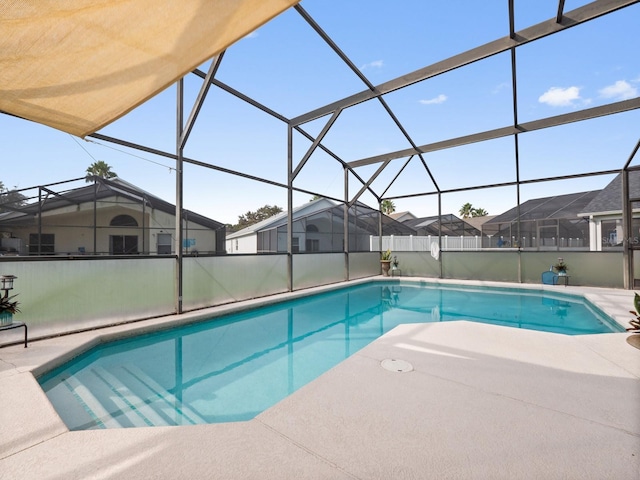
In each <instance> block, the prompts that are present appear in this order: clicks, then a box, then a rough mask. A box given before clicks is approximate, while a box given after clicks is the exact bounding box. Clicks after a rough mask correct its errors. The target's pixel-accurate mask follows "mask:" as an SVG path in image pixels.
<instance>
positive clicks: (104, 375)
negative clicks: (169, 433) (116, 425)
mask: <svg viewBox="0 0 640 480" xmlns="http://www.w3.org/2000/svg"><path fill="white" fill-rule="evenodd" d="M118 370H121V369H118ZM91 372H92V373H93V374H94V375H96V377H98V378H99V379H100V380H102V382H104V384H105V385H106V386H107V387H108V388H109V390H110V391H111V395H110V400H111V401H112V402H113V403H114V404H115V405H116V407H117V408H118V410H119V413H120V414H121V415H123V416H124V417H126V418H127V420H128V421H129V422H130V423H131V425H132V426H134V427H152V426H160V425H170V424H171V423H170V422H169V419H167V418H164V417H163V416H161V415H160V414H159V413H158V412H157V411H156V410H155V409H154V408H153V407H152V406H151V405H150V403H152V402H151V401H149V399H148V398H143V397H140V396H139V395H137V394H136V393H134V392H133V391H132V390H131V389H130V388H129V387H128V386H127V385H125V383H123V381H122V380H121V379H120V378H118V376H116V375H114V374H113V373H111V372H109V371H107V370H106V369H105V368H103V367H94V368H92V369H91ZM118 373H119V372H118Z"/></svg>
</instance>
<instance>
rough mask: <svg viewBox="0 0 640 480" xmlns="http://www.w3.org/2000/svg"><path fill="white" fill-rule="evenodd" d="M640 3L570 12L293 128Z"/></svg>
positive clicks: (611, 2)
mask: <svg viewBox="0 0 640 480" xmlns="http://www.w3.org/2000/svg"><path fill="white" fill-rule="evenodd" d="M638 1H639V0H597V1H595V2H592V3H589V4H587V5H584V6H583V7H580V8H576V9H575V10H572V11H571V12H568V13H567V14H566V15H565V16H564V17H563V18H562V21H561V22H560V23H557V22H556V18H555V17H554V18H553V19H551V20H547V21H545V22H542V23H539V24H537V25H534V26H532V27H529V28H525V29H524V30H521V31H519V32H516V34H515V38H513V39H512V38H509V37H508V36H507V37H504V38H501V39H498V40H494V41H493V42H489V43H486V44H484V45H481V46H479V47H476V48H473V49H471V50H468V51H466V52H463V53H461V54H459V55H455V56H453V57H450V58H448V59H446V60H443V61H441V62H437V63H434V64H432V65H430V66H427V67H424V68H421V69H419V70H416V71H414V72H412V73H409V74H407V75H403V76H401V77H398V78H396V79H394V80H390V81H388V82H385V83H382V84H380V85H378V86H376V87H375V90H373V91H372V90H370V89H369V90H366V91H363V92H360V93H356V94H355V95H352V96H350V97H346V98H344V99H342V100H339V101H337V102H333V103H330V104H328V105H325V106H324V107H321V108H318V109H316V110H313V111H311V112H308V113H306V114H304V115H300V116H298V117H295V118H293V119H291V122H292V124H293V125H301V124H303V123H306V122H310V121H312V120H315V119H317V118H320V117H324V116H325V115H328V114H330V113H332V112H334V111H335V110H338V109H344V108H348V107H352V106H354V105H357V104H359V103H362V102H366V101H367V100H371V99H372V98H376V97H379V96H381V95H384V94H386V93H390V92H393V91H396V90H399V89H401V88H404V87H408V86H409V85H413V84H414V83H418V82H421V81H423V80H426V79H428V78H432V77H435V76H437V75H441V74H443V73H445V72H449V71H451V70H455V69H456V68H459V67H462V66H464V65H469V64H471V63H474V62H477V61H478V60H482V59H484V58H488V57H491V56H493V55H496V54H498V53H502V52H506V51H507V50H509V49H510V48H514V47H518V46H520V45H524V44H526V43H529V42H531V41H533V40H537V39H539V38H543V37H546V36H547V35H551V34H554V33H557V32H560V31H562V30H565V29H567V28H570V27H574V26H576V25H579V24H581V23H584V22H587V21H589V20H593V19H595V18H598V17H601V16H602V15H606V14H608V13H611V12H614V11H616V10H619V9H621V8H624V7H627V6H629V5H633V4H635V3H638Z"/></svg>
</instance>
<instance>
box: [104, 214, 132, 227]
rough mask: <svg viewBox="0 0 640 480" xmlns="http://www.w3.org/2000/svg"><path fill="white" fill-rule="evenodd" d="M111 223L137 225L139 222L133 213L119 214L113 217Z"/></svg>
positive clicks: (114, 225) (114, 224)
mask: <svg viewBox="0 0 640 480" xmlns="http://www.w3.org/2000/svg"><path fill="white" fill-rule="evenodd" d="M109 225H111V226H112V227H137V226H138V222H137V221H136V219H135V218H133V217H132V216H131V215H117V216H115V217H113V219H112V220H111V223H110V224H109Z"/></svg>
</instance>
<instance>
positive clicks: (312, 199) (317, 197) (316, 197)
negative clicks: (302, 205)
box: [309, 195, 324, 202]
mask: <svg viewBox="0 0 640 480" xmlns="http://www.w3.org/2000/svg"><path fill="white" fill-rule="evenodd" d="M321 198H324V197H321V196H320V195H314V196H313V197H311V200H309V201H310V202H313V201H314V200H320V199H321Z"/></svg>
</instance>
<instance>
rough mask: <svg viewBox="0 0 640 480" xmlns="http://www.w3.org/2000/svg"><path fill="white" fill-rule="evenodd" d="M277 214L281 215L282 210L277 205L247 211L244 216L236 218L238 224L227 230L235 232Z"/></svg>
mask: <svg viewBox="0 0 640 480" xmlns="http://www.w3.org/2000/svg"><path fill="white" fill-rule="evenodd" d="M278 213H282V208H280V207H278V206H277V205H273V206H271V205H265V206H264V207H260V208H259V209H257V210H256V211H255V212H251V211H249V212H247V213H245V214H244V215H240V216H238V223H236V224H235V225H231V228H230V229H229V230H231V231H233V232H236V231H238V230H240V229H242V228H246V227H249V226H251V225H253V224H255V223H258V222H261V221H262V220H266V219H267V218H269V217H273V216H274V215H277V214H278Z"/></svg>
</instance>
